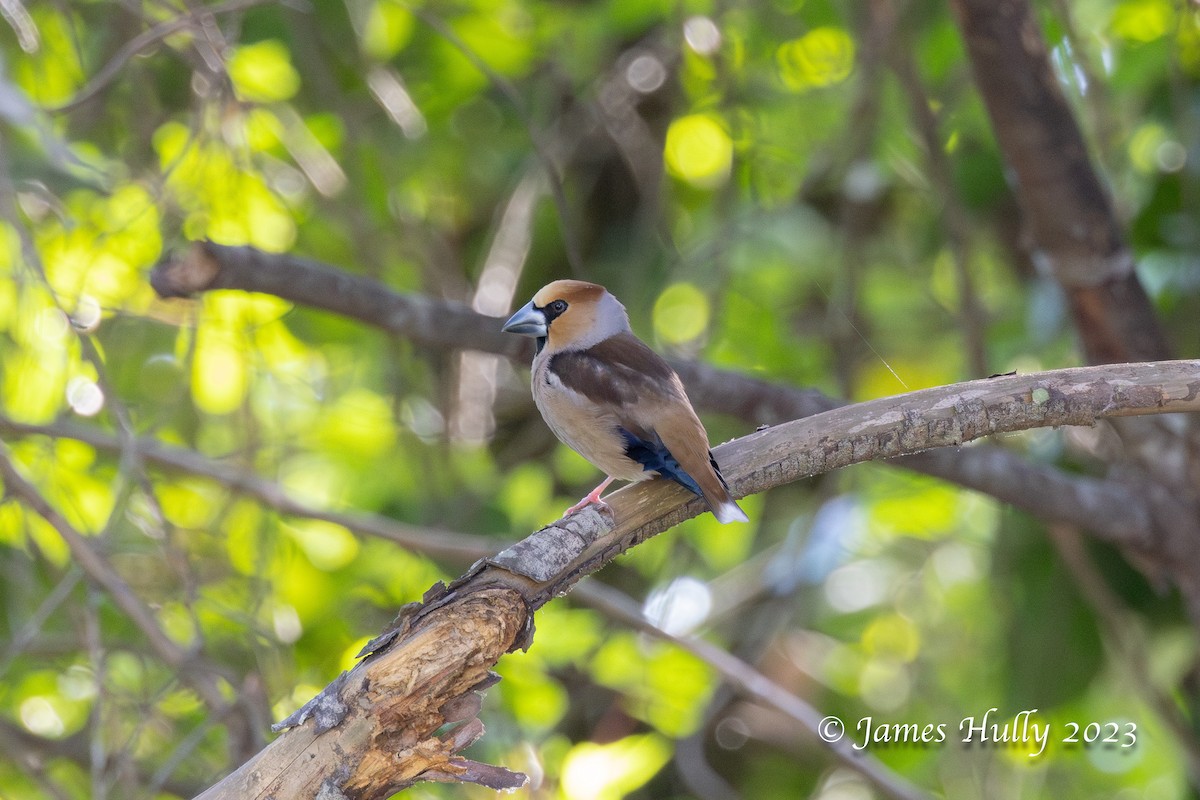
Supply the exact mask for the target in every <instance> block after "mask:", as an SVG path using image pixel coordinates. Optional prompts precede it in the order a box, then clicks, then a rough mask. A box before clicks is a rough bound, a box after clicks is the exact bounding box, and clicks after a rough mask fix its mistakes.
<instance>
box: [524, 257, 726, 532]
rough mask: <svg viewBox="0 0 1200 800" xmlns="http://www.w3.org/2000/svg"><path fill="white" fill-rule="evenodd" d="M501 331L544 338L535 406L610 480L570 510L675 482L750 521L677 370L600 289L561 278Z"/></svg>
mask: <svg viewBox="0 0 1200 800" xmlns="http://www.w3.org/2000/svg"><path fill="white" fill-rule="evenodd" d="M502 330H505V331H507V332H509V333H518V334H522V335H524V336H532V337H534V338H536V340H537V355H535V356H534V358H533V399H534V402H536V403H537V407H538V410H539V411H541V412H542V417H543V418H544V419H545V420H546V424H547V425H549V426H550V429H551V430H552V431H554V434H555V435H556V436H557V437H558V438H559V439H561V440H562V441H563V442H565V443H566V444H567V445H568V446H569V447H571V448H572V449H573V450H575V451H576V452H577V453H579V454H580V455H581V456H583V457H584V458H586V459H587V460H588V461H590V462H591V463H592V464H594V465H595V466H597V467H599V468H600V469H601V470H603V471H604V473H605V474H606V475H607V476H608V477H607V478H606V479H605V480H604V482H603V483H601V484H600V485H599V486H597V487H596V488H595V489H593V490H592V491H591V493H590V494H588V496H587V497H585V498H583V499H582V500H580V501H579V502H578V503H577V504H576V505H574V506H572V507H571V508H569V509H567V512H566V513H567V514H572V513H574V512H576V511H578V510H579V509H581V508H583V507H585V506H587V505H588V504H590V503H600V504H603V501H602V500H601V499H600V493H601V492H603V491H604V490H605V489H607V488H608V485H609V484H610V483H612V482H613V481H614V480H622V481H644V480H648V479H650V478H654V477H656V476H659V475H661V476H663V477H665V478H670V479H671V480H673V481H675V482H676V483H678V484H680V485H681V486H683V487H685V488H687V489H689V490H691V491H692V492H694V493H695V494H697V495H699V496H700V497H703V498H704V501H705V502H706V503H708V507H709V509H710V510H711V511H712V513H713V515H714V516H715V517H716V518H717V519H718V520H720V521H721V522H733V521H734V520H740V521H741V522H748V521H749V519H748V518H747V517H746V514H745V512H744V511H742V509H741V508H739V507H738V504H737V503H735V502H734V501H733V498H732V497H730V495H729V487H728V486H727V485H726V483H725V479H724V478H723V477H721V471H720V469H719V468H718V467H717V462H716V461H715V460H714V459H713V457H712V452H710V451H709V449H708V434H707V433H706V432H705V430H704V425H703V424H702V423H701V422H700V419H699V417H697V416H696V412H695V411H694V410H692V404H691V403H690V402H688V398H687V394H686V393H685V392H684V390H683V383H682V382H681V381H680V380H679V376H678V375H676V374H675V370H673V369H671V367H670V365H669V364H667V362H666V361H664V360H663V359H662V357H661V356H659V355H658V354H657V353H655V352H654V351H653V350H651V349H650V348H649V347H647V346H646V345H645V344H644V343H643V342H642V341H641V340H640V339H638V338H637V337H636V336H634V335H633V332H632V331H631V330H630V328H629V316H628V315H627V314H626V313H625V307H624V306H623V305H621V303H620V302H618V301H617V298H615V297H613V296H612V295H611V294H609V293H608V291H607V290H606V289H605V288H604V287H603V286H598V285H597V284H594V283H585V282H583V281H571V280H562V281H555V282H553V283H551V284H549V285H547V286H545V287H543V288H542V289H541V291H539V292H538V293H537V294H535V295H534V296H533V299H532V300H531V301H529V303H528V304H526V305H525V307H524V308H522V309H521V310H520V311H518V312H517V313H515V314H513V315H512V317H511V318H510V319H509V320H508V322H506V323H504V327H503V329H502Z"/></svg>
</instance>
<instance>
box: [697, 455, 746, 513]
mask: <svg viewBox="0 0 1200 800" xmlns="http://www.w3.org/2000/svg"><path fill="white" fill-rule="evenodd" d="M708 463H709V464H710V465H712V477H715V478H716V481H712V480H706V481H703V482H699V481H698V483H700V488H701V490H702V491H701V494H702V496H703V497H704V502H706V503H708V507H709V509H710V510H711V511H712V514H713V516H714V517H716V518H717V522H720V523H721V524H723V525H724V524H728V523H730V522H749V521H750V518H749V517H747V516H746V512H745V511H742V507H741V506H739V505H738V504H737V503H736V502H735V501H734V499H733V496H732V495H730V494H729V484H727V483H726V482H725V476H724V475H722V474H721V468H720V467H719V466H717V460H716V459H715V458H713V455H712V453H711V452H709V454H708Z"/></svg>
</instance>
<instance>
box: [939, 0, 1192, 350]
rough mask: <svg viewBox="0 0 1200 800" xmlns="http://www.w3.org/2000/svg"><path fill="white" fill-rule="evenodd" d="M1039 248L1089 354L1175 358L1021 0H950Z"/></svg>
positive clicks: (1030, 14)
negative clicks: (1065, 298) (1063, 292)
mask: <svg viewBox="0 0 1200 800" xmlns="http://www.w3.org/2000/svg"><path fill="white" fill-rule="evenodd" d="M951 6H952V7H953V9H954V12H955V16H956V17H957V19H958V24H959V27H960V28H961V29H962V33H963V41H964V43H965V45H966V48H967V54H968V56H969V58H970V61H971V67H972V70H973V72H974V74H975V83H976V84H977V85H978V86H979V91H980V94H981V95H982V96H983V101H984V104H985V105H986V106H987V110H988V115H989V116H990V117H991V120H992V128H993V129H994V130H995V132H996V139H997V140H998V141H999V143H1000V149H1001V150H1002V151H1003V152H1004V157H1005V160H1006V161H1007V162H1008V165H1009V167H1010V168H1011V169H1012V172H1013V174H1014V176H1015V181H1014V183H1015V191H1016V194H1017V198H1018V200H1019V201H1020V204H1021V207H1022V210H1023V211H1024V214H1023V218H1024V223H1025V225H1026V226H1028V228H1029V231H1030V233H1031V234H1032V239H1033V243H1034V248H1035V259H1037V260H1041V261H1043V262H1044V263H1045V264H1046V266H1047V267H1049V269H1050V271H1051V273H1052V274H1053V275H1054V277H1055V279H1056V280H1057V281H1058V282H1059V284H1061V285H1062V287H1063V289H1064V290H1065V291H1066V293H1067V297H1068V298H1069V301H1070V305H1071V311H1072V313H1073V314H1074V317H1075V327H1076V330H1078V332H1079V335H1080V337H1081V339H1082V340H1083V346H1084V350H1085V351H1086V353H1087V357H1088V361H1089V362H1091V363H1093V364H1096V363H1114V362H1119V361H1141V360H1146V359H1162V358H1170V357H1171V348H1170V345H1169V344H1168V343H1167V337H1166V334H1165V333H1164V332H1163V330H1162V328H1161V327H1160V325H1159V322H1158V319H1157V317H1156V315H1155V313H1154V310H1153V308H1152V307H1151V305H1150V300H1149V298H1148V297H1147V296H1146V292H1145V290H1144V289H1143V288H1142V284H1141V283H1140V282H1139V281H1138V279H1137V275H1135V274H1134V263H1133V254H1132V253H1131V252H1130V251H1129V247H1128V245H1127V244H1126V243H1125V239H1124V237H1123V236H1122V233H1121V226H1120V224H1119V223H1118V221H1117V218H1116V214H1115V213H1114V212H1113V208H1112V202H1111V201H1110V200H1109V196H1108V193H1107V191H1106V190H1105V189H1104V186H1103V184H1102V182H1101V180H1100V178H1099V176H1098V175H1097V174H1096V171H1095V170H1094V169H1092V164H1091V161H1090V160H1089V158H1088V150H1087V144H1086V143H1085V142H1084V139H1083V134H1082V133H1081V132H1080V130H1079V125H1078V124H1077V123H1076V122H1075V117H1074V115H1073V114H1072V113H1071V108H1070V106H1069V105H1068V104H1067V100H1066V98H1065V97H1064V96H1063V93H1062V89H1061V88H1060V87H1059V83H1058V79H1057V77H1056V76H1055V74H1054V70H1053V69H1052V67H1051V66H1050V59H1049V56H1048V54H1047V51H1046V42H1045V39H1044V38H1043V37H1042V34H1041V30H1040V29H1039V27H1038V24H1037V20H1036V19H1035V18H1034V16H1033V12H1032V10H1031V9H1030V7H1029V3H1028V2H1027V0H954V2H953V3H951Z"/></svg>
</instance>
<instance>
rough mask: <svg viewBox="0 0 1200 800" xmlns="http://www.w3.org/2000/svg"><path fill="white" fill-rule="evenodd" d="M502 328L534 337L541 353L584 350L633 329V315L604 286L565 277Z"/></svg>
mask: <svg viewBox="0 0 1200 800" xmlns="http://www.w3.org/2000/svg"><path fill="white" fill-rule="evenodd" d="M501 330H503V331H506V332H508V333H518V334H521V335H522V336H532V337H534V338H535V339H537V342H538V352H541V350H542V349H543V348H545V347H548V348H550V351H551V352H556V351H559V350H583V349H585V348H588V347H591V346H592V345H594V344H598V343H599V342H602V341H604V340H605V339H607V338H609V337H610V336H614V335H616V334H618V333H621V332H623V331H627V330H629V316H628V315H627V314H626V313H625V307H624V306H623V305H621V303H620V302H619V301H618V300H617V298H615V297H613V296H612V295H611V294H609V293H608V290H607V289H605V288H604V287H603V286H600V285H598V284H595V283H586V282H584V281H572V280H563V281H554V282H553V283H549V284H547V285H545V286H543V287H542V288H541V289H540V290H539V291H538V293H537V294H535V295H534V296H533V299H532V300H530V301H529V302H528V303H526V304H525V306H524V307H522V308H521V310H520V311H518V312H517V313H515V314H513V315H512V317H510V318H509V320H508V322H506V323H504V327H503V328H501Z"/></svg>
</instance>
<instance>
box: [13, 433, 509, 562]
mask: <svg viewBox="0 0 1200 800" xmlns="http://www.w3.org/2000/svg"><path fill="white" fill-rule="evenodd" d="M0 432H3V433H6V434H8V435H10V436H49V437H51V438H56V439H74V440H76V441H80V442H85V443H87V444H89V445H91V446H93V447H95V448H97V449H98V450H104V451H106V452H110V453H122V452H125V448H126V445H124V444H123V443H122V442H121V441H120V440H119V439H117V438H116V437H114V436H112V435H111V434H108V433H105V432H104V431H101V430H99V429H97V428H94V427H90V426H85V425H77V424H72V423H69V422H56V423H51V424H48V425H36V424H30V423H23V422H16V421H15V420H12V419H9V418H8V417H5V416H3V415H0ZM127 447H128V448H130V449H133V450H135V451H136V452H137V453H138V454H139V455H140V457H141V458H143V459H145V460H146V461H147V462H149V463H151V464H154V465H156V466H158V467H161V468H166V469H170V470H178V471H180V472H186V473H188V474H190V475H200V476H203V477H205V478H209V479H211V480H213V481H216V482H217V483H220V484H221V485H223V486H226V487H228V488H229V489H231V490H233V491H235V492H241V493H243V494H246V495H248V496H250V497H253V498H255V499H256V500H258V501H259V502H261V503H263V504H264V505H266V506H269V507H270V508H273V509H275V510H276V511H278V512H280V513H281V514H287V515H290V516H296V517H304V518H307V519H317V520H322V521H324V522H331V523H333V524H335V525H341V526H343V527H345V528H346V529H347V530H350V531H353V532H355V533H359V534H363V535H366V536H374V537H377V538H380V539H386V540H388V541H390V542H395V543H396V544H399V545H400V546H402V547H405V548H407V549H409V550H412V551H413V552H417V553H423V554H425V555H428V556H430V557H433V558H443V559H446V560H447V561H450V562H453V563H456V564H469V563H471V562H473V561H475V560H476V559H479V558H482V557H483V556H485V555H487V554H489V553H492V552H495V549H496V546H497V542H496V541H495V540H494V539H491V538H489V537H486V536H474V535H471V534H464V533H457V532H454V531H446V530H438V529H431V528H419V527H416V526H413V525H405V524H404V523H401V522H396V521H395V520H391V519H388V518H386V517H382V516H378V515H375V514H346V513H340V512H337V511H324V510H322V509H318V508H314V507H312V506H308V505H306V504H304V503H302V502H301V501H299V500H296V499H295V498H293V497H291V496H290V495H289V494H288V493H287V492H286V491H285V490H284V489H283V487H282V486H280V485H279V484H277V483H274V482H272V481H268V480H266V479H265V478H263V477H261V476H259V475H257V474H255V473H254V472H251V471H250V470H245V469H239V468H237V467H232V466H229V465H225V464H222V463H220V462H218V461H213V460H212V459H208V458H205V457H204V456H202V455H200V454H199V453H196V452H195V451H193V450H187V449H184V448H181V447H173V446H171V445H167V444H163V443H162V442H159V441H157V440H155V439H150V438H147V437H138V438H136V439H135V440H134V441H133V442H131V443H130V444H129V445H128V446H127Z"/></svg>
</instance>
